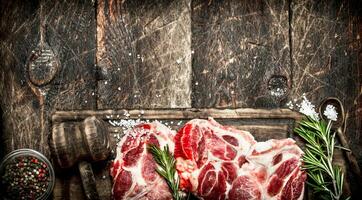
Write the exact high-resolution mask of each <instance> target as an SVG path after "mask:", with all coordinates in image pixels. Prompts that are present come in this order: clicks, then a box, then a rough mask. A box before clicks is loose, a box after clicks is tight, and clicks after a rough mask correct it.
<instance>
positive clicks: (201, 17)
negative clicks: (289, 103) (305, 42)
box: [192, 0, 290, 107]
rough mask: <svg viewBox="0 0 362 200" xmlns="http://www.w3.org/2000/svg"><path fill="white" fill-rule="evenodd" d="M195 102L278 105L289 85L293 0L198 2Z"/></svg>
mask: <svg viewBox="0 0 362 200" xmlns="http://www.w3.org/2000/svg"><path fill="white" fill-rule="evenodd" d="M192 10H193V12H192V50H193V52H194V54H193V62H192V67H193V83H192V84H193V95H192V103H193V106H195V107H277V106H279V105H281V104H282V103H283V102H284V101H285V100H286V97H287V94H288V90H289V87H290V80H289V76H290V66H289V63H290V62H289V61H290V58H289V55H290V54H289V50H290V49H289V23H288V1H286V0H282V1H274V0H268V1H237V0H233V1H202V0H198V1H193V2H192Z"/></svg>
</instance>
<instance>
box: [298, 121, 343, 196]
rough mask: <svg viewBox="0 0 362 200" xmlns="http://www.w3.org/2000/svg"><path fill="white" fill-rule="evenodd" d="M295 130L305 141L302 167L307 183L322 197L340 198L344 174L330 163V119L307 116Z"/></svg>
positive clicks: (332, 145)
mask: <svg viewBox="0 0 362 200" xmlns="http://www.w3.org/2000/svg"><path fill="white" fill-rule="evenodd" d="M295 132H296V133H298V134H299V135H300V136H301V137H302V138H303V139H304V140H305V141H306V149H305V154H304V155H303V168H304V169H306V171H307V174H308V177H309V178H310V180H311V181H308V185H310V186H311V187H312V188H313V190H314V192H315V193H317V194H319V195H320V197H321V198H322V199H333V200H339V199H341V196H342V188H343V180H344V174H343V172H342V169H341V168H340V167H339V166H336V165H333V164H332V161H333V153H334V148H335V133H332V134H331V121H329V122H328V123H326V122H325V121H324V120H319V119H316V118H313V117H307V118H306V119H303V120H302V121H301V122H300V123H299V127H297V128H296V129H295Z"/></svg>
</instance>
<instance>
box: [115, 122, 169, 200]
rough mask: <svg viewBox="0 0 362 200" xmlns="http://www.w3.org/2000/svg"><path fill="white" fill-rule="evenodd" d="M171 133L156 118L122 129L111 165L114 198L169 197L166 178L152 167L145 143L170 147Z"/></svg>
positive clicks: (164, 199)
mask: <svg viewBox="0 0 362 200" xmlns="http://www.w3.org/2000/svg"><path fill="white" fill-rule="evenodd" d="M174 135H175V132H174V131H171V130H170V129H169V128H167V127H166V126H164V125H162V124H160V123H158V122H153V123H145V124H140V125H137V126H136V127H134V128H133V129H130V130H128V131H127V132H126V135H125V136H124V137H123V138H122V140H121V141H120V142H119V143H118V147H117V157H116V159H115V160H114V162H113V165H112V167H111V176H112V177H113V182H114V183H113V189H112V193H113V198H114V199H117V200H120V199H144V200H153V199H160V200H166V199H172V195H171V193H170V191H169V188H168V186H167V184H166V182H165V181H164V179H163V178H162V177H160V176H159V175H158V174H157V172H156V171H155V168H156V163H155V161H154V160H153V157H152V155H151V154H150V153H148V151H147V144H155V145H157V146H159V147H161V148H163V147H164V146H165V145H168V146H169V147H170V150H173V149H174V142H173V137H174Z"/></svg>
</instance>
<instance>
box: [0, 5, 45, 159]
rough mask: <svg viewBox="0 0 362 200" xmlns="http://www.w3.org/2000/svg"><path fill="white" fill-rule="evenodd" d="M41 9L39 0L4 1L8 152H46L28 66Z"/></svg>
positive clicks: (2, 81) (1, 88)
mask: <svg viewBox="0 0 362 200" xmlns="http://www.w3.org/2000/svg"><path fill="white" fill-rule="evenodd" d="M38 8H39V4H38V2H25V3H24V2H21V1H1V7H0V9H1V12H0V13H1V14H0V15H1V20H0V26H1V28H0V36H1V37H0V45H1V48H0V52H1V53H0V63H1V64H0V105H1V108H2V124H3V132H4V134H3V135H2V144H1V145H2V146H3V145H4V151H5V152H4V154H5V153H9V152H10V151H12V150H14V149H18V148H22V147H29V148H34V149H36V150H39V151H42V152H44V151H46V150H45V148H43V147H42V146H43V145H42V144H41V143H40V137H38V135H39V134H38V133H39V132H40V127H41V125H40V122H39V116H40V110H39V101H38V100H37V97H36V95H35V94H34V93H32V91H31V90H30V88H29V87H28V86H27V84H26V80H25V67H24V66H25V64H26V62H27V58H28V56H29V55H30V53H31V51H32V49H34V48H35V47H36V45H37V42H38V38H39V35H38V31H39V17H38V13H37V10H38ZM9 22H11V23H9Z"/></svg>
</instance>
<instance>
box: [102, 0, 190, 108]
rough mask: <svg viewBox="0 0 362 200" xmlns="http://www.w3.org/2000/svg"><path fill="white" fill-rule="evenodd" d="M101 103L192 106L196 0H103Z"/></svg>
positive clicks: (106, 104) (127, 105) (105, 105)
mask: <svg viewBox="0 0 362 200" xmlns="http://www.w3.org/2000/svg"><path fill="white" fill-rule="evenodd" d="M97 11H98V13H97V42H98V44H97V64H98V65H99V68H100V69H99V71H100V72H99V73H100V77H99V78H100V79H102V80H100V81H98V95H99V98H98V107H99V108H102V109H105V108H138V107H147V108H159V107H172V108H175V107H190V106H191V102H190V93H191V88H190V83H191V48H190V45H191V24H190V0H183V1H165V0H157V1H151V0H147V1H120V0H109V1H106V0H101V1H99V2H98V7H97Z"/></svg>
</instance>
